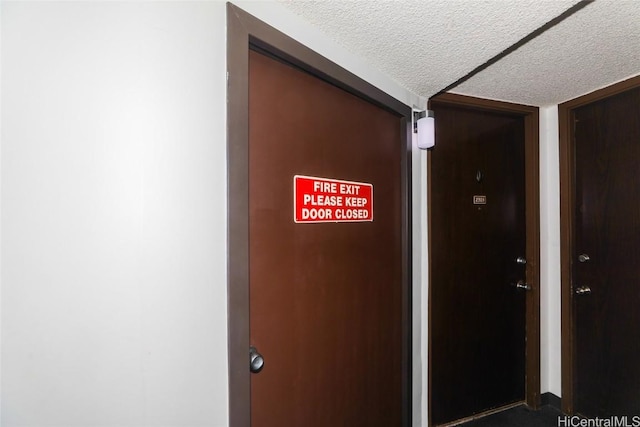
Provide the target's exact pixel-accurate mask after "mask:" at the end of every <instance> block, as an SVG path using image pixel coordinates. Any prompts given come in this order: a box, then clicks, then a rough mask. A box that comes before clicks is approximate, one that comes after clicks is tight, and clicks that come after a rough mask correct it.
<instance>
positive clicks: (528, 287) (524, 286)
mask: <svg viewBox="0 0 640 427" xmlns="http://www.w3.org/2000/svg"><path fill="white" fill-rule="evenodd" d="M511 285H512V286H515V287H516V288H518V289H524V290H525V291H530V290H531V285H529V284H528V283H525V282H524V280H518V281H517V282H516V283H512V284H511Z"/></svg>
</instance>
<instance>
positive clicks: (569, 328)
mask: <svg viewBox="0 0 640 427" xmlns="http://www.w3.org/2000/svg"><path fill="white" fill-rule="evenodd" d="M637 87H640V76H636V77H632V78H629V79H627V80H624V81H622V82H619V83H616V84H613V85H611V86H607V87H605V88H602V89H599V90H596V91H594V92H591V93H588V94H586V95H582V96H580V97H578V98H574V99H571V100H569V101H566V102H563V103H561V104H559V105H558V124H559V138H560V139H559V146H560V147H559V149H560V275H561V279H560V283H561V285H560V287H561V297H562V303H561V310H562V312H561V341H560V342H561V383H562V385H561V391H562V400H561V402H562V405H561V409H562V411H563V412H564V413H566V414H569V415H573V414H574V413H575V394H576V390H575V363H576V360H575V344H576V343H575V319H574V311H573V292H572V283H573V276H572V271H571V270H572V268H571V267H572V263H571V259H572V256H571V253H572V252H573V238H574V224H573V212H574V208H575V185H574V176H575V164H574V159H575V141H574V137H575V135H574V128H573V126H572V120H573V112H574V110H575V109H577V108H579V107H582V106H584V105H588V104H591V103H593V102H597V101H599V100H602V99H605V98H609V97H611V96H614V95H617V94H619V93H622V92H626V91H628V90H631V89H635V88H637Z"/></svg>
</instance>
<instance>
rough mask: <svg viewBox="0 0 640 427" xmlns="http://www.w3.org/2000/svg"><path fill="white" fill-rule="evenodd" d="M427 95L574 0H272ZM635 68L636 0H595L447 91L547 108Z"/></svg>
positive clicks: (639, 8) (639, 1) (639, 39)
mask: <svg viewBox="0 0 640 427" xmlns="http://www.w3.org/2000/svg"><path fill="white" fill-rule="evenodd" d="M280 1H281V3H282V4H283V5H284V6H285V7H287V8H289V9H291V10H292V11H293V12H294V13H296V14H298V15H300V16H301V17H302V18H303V19H305V20H307V21H309V22H310V23H311V24H313V25H314V26H316V27H317V28H319V29H320V30H321V31H323V32H324V33H326V34H327V35H328V36H329V37H330V38H332V39H333V40H335V41H336V42H338V43H339V44H341V45H342V46H344V47H345V48H346V49H347V50H349V51H351V52H352V53H353V54H355V55H357V56H359V57H360V58H362V59H363V60H365V61H367V62H368V63H370V64H371V65H372V66H373V67H374V68H376V69H378V70H380V71H381V72H383V73H385V74H386V75H388V76H390V77H391V78H393V79H394V80H396V81H397V82H398V83H399V84H400V85H402V86H404V87H406V88H407V89H409V90H411V91H412V92H414V93H417V94H418V95H421V96H424V97H425V98H428V97H430V96H432V95H434V94H435V93H437V92H438V91H440V90H441V89H443V88H445V87H446V86H448V85H449V84H451V83H453V82H455V81H456V80H458V79H459V78H460V77H462V76H464V75H466V74H467V73H468V72H470V71H471V70H473V69H474V68H475V67H477V66H479V65H481V64H483V63H484V62H486V61H487V60H488V59H490V58H492V57H493V56H495V55H497V54H498V53H500V52H502V51H503V50H504V49H506V48H508V47H509V46H511V45H512V44H514V43H515V42H517V41H518V40H520V39H521V38H523V37H525V36H526V35H528V34H529V33H530V32H532V31H533V30H535V29H537V28H538V27H540V26H541V25H543V24H545V23H547V22H548V21H550V20H551V19H553V18H555V17H556V16H557V15H560V14H561V13H562V12H564V11H565V10H566V9H568V8H569V7H571V6H573V5H574V4H576V3H577V2H578V0H420V1H418V0H397V1H359V0H356V1H345V0H311V1H309V0H280ZM637 74H640V0H596V1H595V2H594V3H591V4H589V5H587V6H586V7H585V8H583V9H581V10H579V11H578V12H576V13H575V14H574V15H572V16H571V17H569V18H567V19H566V20H564V21H562V22H561V23H559V24H558V25H556V26H555V27H553V28H551V29H550V30H549V31H547V32H545V33H544V34H542V35H541V36H539V37H537V38H535V39H534V40H532V41H531V42H529V43H527V44H526V45H525V46H523V47H521V48H520V49H518V50H517V51H515V52H513V53H512V54H510V55H508V56H507V57H505V58H503V59H502V60H500V61H499V62H498V63H496V64H494V65H492V66H490V67H489V68H487V69H485V70H484V71H482V72H480V73H479V74H477V75H476V76H474V77H472V78H471V79H470V80H468V81H466V82H465V83H463V84H461V85H460V86H458V87H456V88H454V89H453V90H452V92H456V93H462V94H467V95H473V96H479V97H483V98H491V99H500V100H505V101H511V102H518V103H523V104H530V105H538V106H543V105H551V104H557V103H559V102H562V101H566V100H568V99H571V98H574V97H577V96H579V95H582V94H585V93H587V92H590V91H592V90H594V89H597V88H600V87H603V86H606V85H608V84H611V83H614V82H616V81H619V80H621V79H624V78H626V77H630V76H632V75H637Z"/></svg>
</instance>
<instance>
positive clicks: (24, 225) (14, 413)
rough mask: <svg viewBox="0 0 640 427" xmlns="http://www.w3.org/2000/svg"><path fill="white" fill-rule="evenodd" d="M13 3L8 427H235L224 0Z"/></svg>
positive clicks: (7, 116) (6, 36) (7, 113)
mask: <svg viewBox="0 0 640 427" xmlns="http://www.w3.org/2000/svg"><path fill="white" fill-rule="evenodd" d="M2 8H3V11H2V23H1V24H2V164H1V168H2V171H1V174H2V195H1V201H2V208H3V211H2V222H1V225H2V260H1V261H2V307H1V312H2V329H1V340H2V372H1V373H2V380H1V384H2V419H1V421H0V422H1V424H2V426H5V427H11V426H17V425H20V426H53V425H57V426H90V425H91V426H100V425H101V426H146V425H148V426H151V425H157V426H159V425H163V426H200V425H208V426H214V425H215V426H223V425H226V423H227V397H228V396H227V361H226V321H227V313H226V254H225V253H226V241H225V235H226V224H225V222H226V182H225V179H226V170H225V168H226V161H225V126H226V123H225V104H226V102H225V97H226V94H225V62H224V58H225V42H224V39H225V13H224V4H223V3H195V2H194V3H169V2H144V3H116V2H105V3H83V2H64V3H48V2H38V3H36V2H19V3H18V2H16V3H13V2H4V3H3V5H2Z"/></svg>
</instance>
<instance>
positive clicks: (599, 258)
mask: <svg viewBox="0 0 640 427" xmlns="http://www.w3.org/2000/svg"><path fill="white" fill-rule="evenodd" d="M573 119H574V125H575V211H574V215H575V216H574V221H575V231H574V236H575V237H574V238H575V241H574V244H573V247H574V252H575V253H574V254H573V259H572V266H573V267H572V273H573V274H572V276H573V277H572V282H573V283H572V288H573V292H574V295H573V298H574V313H575V315H574V316H575V317H574V333H575V340H576V341H575V343H576V346H575V356H574V363H575V365H574V375H575V379H574V381H575V388H574V393H575V401H574V402H575V409H576V411H577V412H578V413H580V414H582V415H584V416H588V417H610V416H614V415H620V416H622V415H638V414H640V363H639V361H640V88H637V89H634V90H631V91H628V92H625V93H622V94H619V95H616V96H613V97H610V98H606V99H603V100H600V101H597V102H594V103H592V104H588V105H586V106H583V107H580V108H578V109H576V110H575V111H574V112H573ZM630 420H631V419H630Z"/></svg>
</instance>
